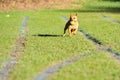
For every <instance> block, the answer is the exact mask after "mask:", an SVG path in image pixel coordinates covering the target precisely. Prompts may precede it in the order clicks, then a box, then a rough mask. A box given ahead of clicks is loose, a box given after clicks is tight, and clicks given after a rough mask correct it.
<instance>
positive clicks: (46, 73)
mask: <svg viewBox="0 0 120 80" xmlns="http://www.w3.org/2000/svg"><path fill="white" fill-rule="evenodd" d="M99 51H100V50H94V51H92V52H89V53H82V54H79V55H75V56H73V57H71V58H69V59H67V60H65V61H62V62H60V63H58V64H57V65H53V66H51V67H48V68H47V69H44V70H43V71H42V72H40V73H39V74H38V75H37V76H35V78H34V79H33V80H47V79H48V78H49V77H50V76H52V75H53V74H54V73H55V72H57V71H59V70H60V69H62V68H63V67H64V66H67V65H69V64H71V63H73V62H75V61H77V60H79V59H81V58H84V57H87V56H89V55H91V54H93V53H95V52H99Z"/></svg>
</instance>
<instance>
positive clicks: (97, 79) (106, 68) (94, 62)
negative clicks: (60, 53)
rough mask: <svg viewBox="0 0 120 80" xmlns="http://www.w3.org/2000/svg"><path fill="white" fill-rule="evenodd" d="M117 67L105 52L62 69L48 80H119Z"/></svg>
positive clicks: (119, 72) (94, 54)
mask: <svg viewBox="0 0 120 80" xmlns="http://www.w3.org/2000/svg"><path fill="white" fill-rule="evenodd" d="M119 67H120V65H118V64H117V62H115V61H113V60H112V59H111V57H110V56H108V55H107V54H106V52H103V51H101V52H97V53H93V54H92V55H90V56H87V57H84V58H81V59H79V60H78V61H77V62H75V63H72V64H70V65H69V66H66V67H64V68H63V69H61V70H60V71H58V72H57V73H55V74H54V75H53V76H52V77H51V78H49V80H63V79H64V80H88V79H89V80H119V79H120V76H119V75H118V74H120V71H119V69H120V68H119Z"/></svg>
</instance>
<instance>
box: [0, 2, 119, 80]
mask: <svg viewBox="0 0 120 80" xmlns="http://www.w3.org/2000/svg"><path fill="white" fill-rule="evenodd" d="M93 3H97V4H96V5H94V6H97V7H98V6H102V5H104V6H107V7H110V6H111V5H113V6H111V7H112V8H113V7H116V6H117V7H118V8H119V5H118V2H117V5H115V4H116V3H114V2H105V3H104V2H101V3H98V2H96V1H95V2H93ZM93 3H89V4H85V5H86V7H84V9H81V10H79V9H72V10H69V9H66V10H47V9H46V10H38V11H23V12H19V11H15V12H7V13H6V12H2V13H0V56H1V57H0V65H1V66H2V63H3V62H4V61H5V60H7V59H8V58H9V57H10V56H9V53H11V51H12V46H14V43H15V40H16V38H17V37H18V34H19V27H20V25H21V22H22V20H23V18H24V16H29V21H28V24H27V34H28V36H27V41H26V48H25V52H24V53H23V54H22V55H21V57H20V59H19V61H18V63H17V64H16V66H15V68H14V70H13V72H11V74H10V75H9V79H8V80H32V79H33V78H34V77H35V76H36V75H37V74H38V73H39V72H41V71H43V70H44V69H46V68H48V67H50V66H53V65H56V64H58V63H59V62H61V61H64V60H66V59H68V58H70V57H72V56H74V55H78V54H84V53H86V52H92V51H93V50H96V49H97V47H96V45H95V44H93V43H92V42H91V41H89V40H87V38H86V37H85V36H84V35H82V34H81V33H78V34H77V35H75V36H72V37H69V36H68V35H67V36H65V37H62V34H63V29H64V25H65V21H64V20H63V19H62V16H66V17H68V18H69V14H70V12H74V11H76V12H78V20H79V24H80V26H79V28H81V29H82V30H84V31H85V32H88V33H89V34H91V35H92V36H93V37H95V38H97V39H98V40H100V41H101V42H102V43H103V45H105V46H107V47H110V48H112V49H113V50H115V51H117V52H120V46H119V44H120V41H119V39H120V38H119V37H118V35H120V25H119V24H115V23H112V22H109V21H106V20H105V19H103V18H101V14H104V15H106V16H108V17H110V18H113V19H115V20H118V21H119V20H120V19H119V17H120V15H119V11H118V12H117V11H115V12H114V11H113V10H111V9H110V10H109V9H108V10H106V9H105V10H104V11H103V10H99V11H98V9H97V10H95V9H91V8H93V7H94V6H92V4H93ZM103 3H104V4H103ZM77 4H79V3H77ZM7 15H10V16H9V17H8V16H7ZM119 67H120V65H119V62H118V61H117V60H115V59H114V58H112V57H111V56H110V55H108V53H107V52H106V51H100V52H94V53H93V54H92V55H90V56H86V57H84V58H81V59H79V60H78V61H76V62H75V63H71V64H70V65H68V66H65V67H64V68H62V69H61V70H59V71H58V72H56V73H55V74H54V75H53V76H51V77H50V78H49V80H80V79H81V80H88V79H89V80H119V79H120V76H119V74H120V70H119Z"/></svg>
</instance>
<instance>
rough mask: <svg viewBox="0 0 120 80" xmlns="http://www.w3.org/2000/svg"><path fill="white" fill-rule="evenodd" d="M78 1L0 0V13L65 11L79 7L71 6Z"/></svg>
mask: <svg viewBox="0 0 120 80" xmlns="http://www.w3.org/2000/svg"><path fill="white" fill-rule="evenodd" d="M77 1H79V0H0V11H13V10H38V9H65V8H73V7H81V6H80V5H77V4H72V3H73V2H77Z"/></svg>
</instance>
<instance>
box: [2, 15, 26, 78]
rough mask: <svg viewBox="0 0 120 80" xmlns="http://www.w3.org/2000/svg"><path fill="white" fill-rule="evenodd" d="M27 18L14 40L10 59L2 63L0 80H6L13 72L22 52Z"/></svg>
mask: <svg viewBox="0 0 120 80" xmlns="http://www.w3.org/2000/svg"><path fill="white" fill-rule="evenodd" d="M27 21H28V17H25V18H24V20H23V23H22V25H21V27H20V32H19V37H18V39H16V43H15V46H14V48H13V51H12V52H11V54H10V58H9V59H8V60H7V61H6V62H4V63H3V65H2V69H0V80H7V78H8V76H9V74H10V72H12V71H13V69H14V66H15V65H16V64H17V61H18V59H19V57H20V55H21V53H23V52H24V48H25V41H26V30H25V29H26V25H27Z"/></svg>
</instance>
